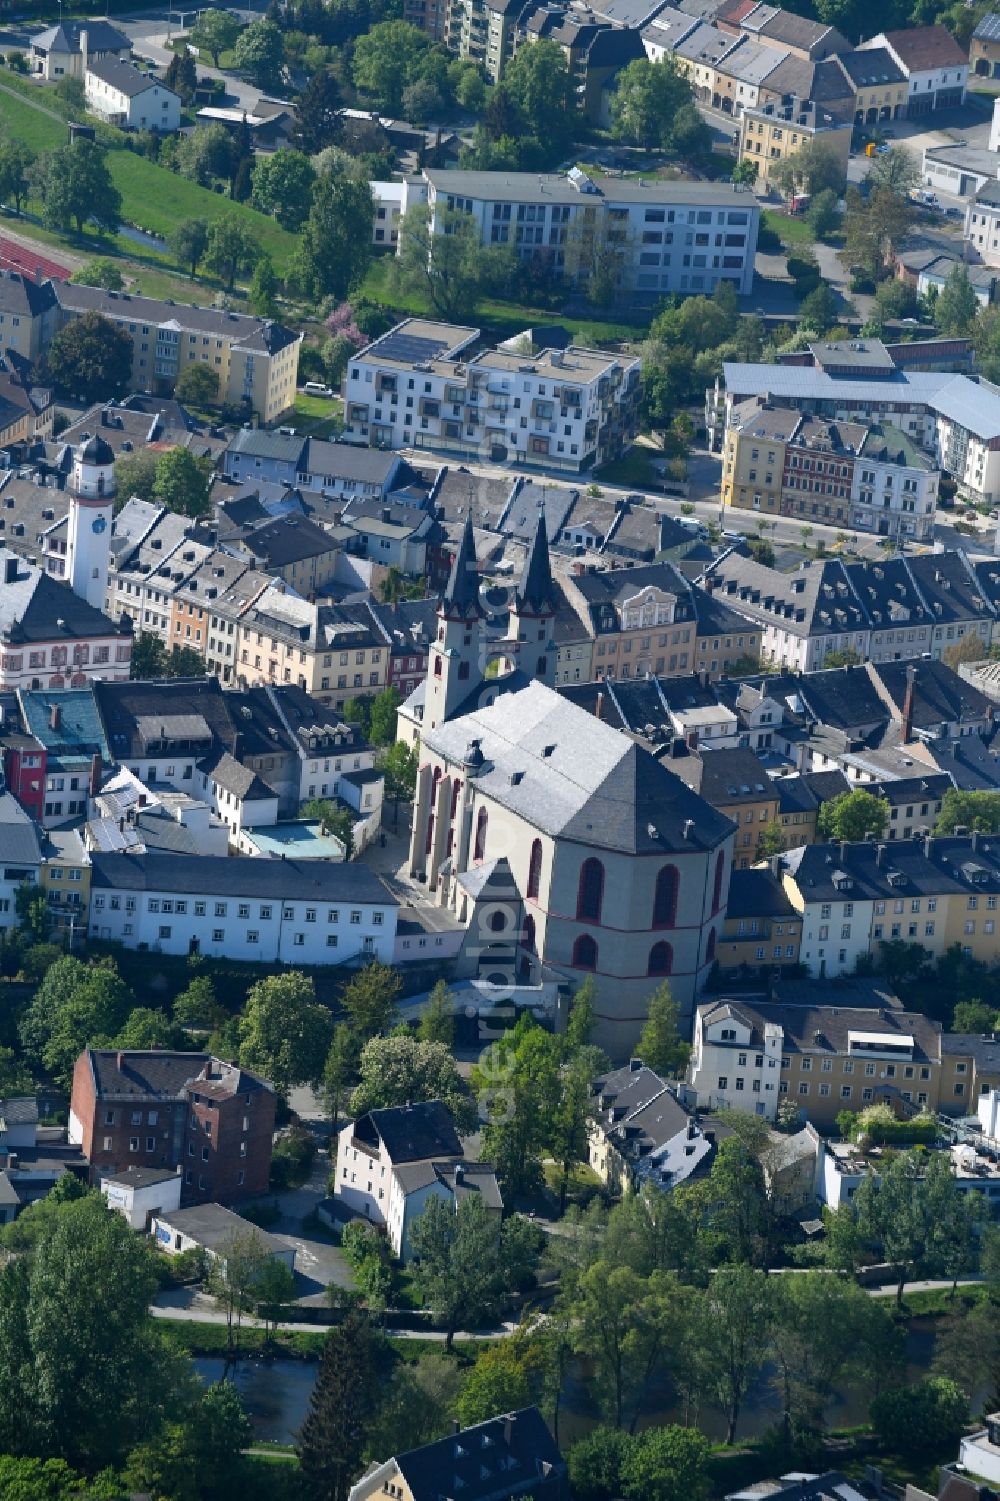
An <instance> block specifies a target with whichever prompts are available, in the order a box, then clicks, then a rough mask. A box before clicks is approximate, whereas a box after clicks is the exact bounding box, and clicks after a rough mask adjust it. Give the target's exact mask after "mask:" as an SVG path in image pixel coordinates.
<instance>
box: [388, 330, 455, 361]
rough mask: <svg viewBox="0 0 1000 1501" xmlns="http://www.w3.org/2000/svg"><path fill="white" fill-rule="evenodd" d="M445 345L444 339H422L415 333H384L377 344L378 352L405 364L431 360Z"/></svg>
mask: <svg viewBox="0 0 1000 1501" xmlns="http://www.w3.org/2000/svg"><path fill="white" fill-rule="evenodd" d="M447 347H448V345H447V341H446V340H444V339H424V338H421V337H420V336H419V335H417V334H403V333H389V334H386V336H385V338H384V339H382V340H381V342H380V343H379V346H378V348H379V354H382V355H385V357H386V358H387V359H390V360H399V361H400V363H401V364H406V365H409V364H413V365H419V364H421V363H422V362H423V361H424V360H432V359H434V357H435V355H438V354H440V353H441V351H442V349H447Z"/></svg>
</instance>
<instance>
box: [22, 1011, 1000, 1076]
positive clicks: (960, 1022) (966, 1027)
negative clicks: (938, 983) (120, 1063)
mask: <svg viewBox="0 0 1000 1501" xmlns="http://www.w3.org/2000/svg"><path fill="white" fill-rule="evenodd" d="M996 1019H997V1009H996V1006H989V1005H987V1004H986V1002H985V1001H959V1003H958V1005H957V1006H956V1007H955V1014H954V1017H953V1019H952V1024H951V1030H952V1031H953V1032H972V1033H977V1034H978V1035H979V1036H984V1035H985V1034H986V1033H987V1032H993V1031H995V1030H996ZM0 1092H2V1091H0Z"/></svg>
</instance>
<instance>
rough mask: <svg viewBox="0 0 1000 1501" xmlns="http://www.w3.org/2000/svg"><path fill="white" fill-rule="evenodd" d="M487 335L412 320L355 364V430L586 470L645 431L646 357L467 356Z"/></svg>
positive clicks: (372, 437) (349, 427)
mask: <svg viewBox="0 0 1000 1501" xmlns="http://www.w3.org/2000/svg"><path fill="white" fill-rule="evenodd" d="M477 333H478V331H477V330H475V329H469V328H456V327H453V326H452V325H450V324H444V323H431V322H427V321H426V320H423V319H416V318H410V319H406V320H405V321H404V322H403V323H400V324H397V325H396V327H395V328H394V329H391V330H390V331H389V333H387V334H383V335H382V336H381V338H379V339H376V340H375V341H374V342H373V343H372V344H369V345H368V347H367V348H366V349H363V350H361V351H360V353H359V354H357V355H355V356H354V357H353V358H352V359H351V360H350V361H349V363H348V367H347V374H346V377H345V384H344V391H345V418H346V435H347V436H348V438H350V439H351V440H352V441H353V442H356V443H369V444H371V445H372V446H373V447H391V448H404V447H415V448H428V449H434V450H440V451H442V452H445V453H455V454H462V455H473V456H481V457H484V458H487V459H490V460H491V461H494V462H504V461H510V462H512V463H515V464H527V465H539V466H542V467H545V468H554V469H560V470H564V471H566V472H571V473H577V472H579V471H581V470H584V469H589V468H590V467H591V466H592V465H594V464H600V463H604V462H605V461H606V460H608V459H611V458H613V457H614V456H616V455H617V454H620V453H621V452H622V450H623V449H624V447H625V446H626V444H627V442H628V441H630V439H631V437H632V434H633V433H634V431H635V427H636V422H637V403H638V393H639V361H638V360H636V359H629V358H616V357H614V356H611V355H606V354H602V353H600V352H598V351H596V350H592V349H582V348H579V347H577V346H576V345H571V346H570V347H569V348H568V349H565V350H556V349H546V350H543V351H542V352H541V353H540V354H537V355H533V356H530V357H526V356H523V355H516V354H510V353H507V352H505V351H503V350H499V349H495V350H488V351H486V352H484V353H482V354H479V355H476V356H475V357H474V358H473V359H471V360H468V361H467V362H466V361H463V360H462V359H461V358H460V356H461V354H462V353H463V351H464V350H465V349H466V348H467V347H468V346H469V345H470V344H471V343H472V342H473V341H474V340H475V338H476V337H477Z"/></svg>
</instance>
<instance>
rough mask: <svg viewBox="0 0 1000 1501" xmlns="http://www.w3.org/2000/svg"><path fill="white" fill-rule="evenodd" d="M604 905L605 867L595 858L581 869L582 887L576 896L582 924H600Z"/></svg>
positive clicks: (587, 861) (578, 917)
mask: <svg viewBox="0 0 1000 1501" xmlns="http://www.w3.org/2000/svg"><path fill="white" fill-rule="evenodd" d="M603 903H604V866H603V865H602V864H601V862H600V860H595V859H593V857H591V859H589V860H584V862H583V864H582V865H581V867H580V886H579V889H578V891H577V894H576V915H577V919H578V920H579V921H581V922H600V920H601V907H602V905H603Z"/></svg>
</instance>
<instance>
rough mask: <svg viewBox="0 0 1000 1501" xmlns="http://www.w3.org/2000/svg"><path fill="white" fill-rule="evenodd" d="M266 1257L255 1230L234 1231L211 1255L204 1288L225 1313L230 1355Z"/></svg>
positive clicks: (257, 1231)
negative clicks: (215, 1252)
mask: <svg viewBox="0 0 1000 1501" xmlns="http://www.w3.org/2000/svg"><path fill="white" fill-rule="evenodd" d="M269 1260H270V1252H269V1251H268V1249H267V1247H266V1246H265V1244H264V1242H263V1240H262V1239H261V1237H260V1232H259V1230H256V1229H251V1230H248V1231H246V1232H241V1231H239V1230H234V1231H233V1232H232V1234H231V1235H228V1236H227V1237H226V1239H225V1240H224V1241H223V1242H222V1244H221V1245H220V1247H219V1249H218V1252H217V1254H216V1255H215V1256H213V1257H212V1259H211V1261H210V1262H209V1266H208V1276H207V1277H206V1279H205V1289H206V1291H207V1292H208V1294H209V1296H210V1297H212V1298H214V1299H215V1301H216V1303H217V1304H218V1306H219V1308H220V1309H221V1310H222V1312H223V1313H224V1314H225V1316H226V1344H227V1348H228V1350H229V1352H230V1354H232V1353H233V1352H234V1351H237V1350H238V1349H239V1345H240V1331H241V1328H242V1325H243V1315H244V1314H246V1313H250V1312H251V1310H252V1309H253V1308H254V1307H255V1300H256V1293H257V1286H258V1283H259V1281H260V1278H261V1275H262V1273H263V1270H264V1266H265V1263H266V1262H268V1261H269Z"/></svg>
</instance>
